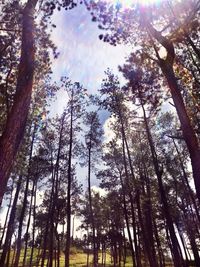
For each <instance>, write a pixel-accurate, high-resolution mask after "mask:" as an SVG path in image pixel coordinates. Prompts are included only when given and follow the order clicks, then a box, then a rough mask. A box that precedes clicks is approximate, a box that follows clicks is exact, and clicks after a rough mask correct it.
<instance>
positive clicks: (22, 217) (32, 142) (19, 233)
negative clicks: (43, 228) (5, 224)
mask: <svg viewBox="0 0 200 267" xmlns="http://www.w3.org/2000/svg"><path fill="white" fill-rule="evenodd" d="M36 129H37V126H36V124H35V125H34V129H33V134H32V140H31V147H30V153H29V167H28V175H27V177H26V188H25V192H24V199H23V206H22V210H21V214H20V218H19V226H18V236H17V252H16V257H15V263H14V267H18V265H19V258H20V251H21V236H22V228H23V221H24V217H25V212H26V208H27V203H28V200H27V198H28V191H29V182H30V171H31V161H32V154H33V145H34V140H35V134H36Z"/></svg>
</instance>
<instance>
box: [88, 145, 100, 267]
mask: <svg viewBox="0 0 200 267" xmlns="http://www.w3.org/2000/svg"><path fill="white" fill-rule="evenodd" d="M88 195H89V206H90V216H91V224H92V239H93V264H94V267H97V265H98V255H97V248H96V237H95V222H94V214H93V207H92V193H91V140H90V144H89V147H88Z"/></svg>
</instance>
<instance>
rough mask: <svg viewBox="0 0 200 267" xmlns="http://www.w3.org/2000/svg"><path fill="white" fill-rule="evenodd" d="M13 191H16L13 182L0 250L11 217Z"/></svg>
mask: <svg viewBox="0 0 200 267" xmlns="http://www.w3.org/2000/svg"><path fill="white" fill-rule="evenodd" d="M13 189H14V181H13V184H12V189H11V196H10V201H9V204H8V210H7V212H6V218H5V222H4V226H3V232H2V236H1V240H0V248H1V246H2V243H3V238H4V235H5V233H6V227H7V222H8V217H9V213H10V209H11V207H12V205H11V204H12V200H13Z"/></svg>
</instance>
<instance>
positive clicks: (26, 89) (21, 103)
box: [0, 0, 38, 205]
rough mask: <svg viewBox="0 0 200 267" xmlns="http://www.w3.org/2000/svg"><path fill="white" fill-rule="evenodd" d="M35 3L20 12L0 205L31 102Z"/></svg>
mask: <svg viewBox="0 0 200 267" xmlns="http://www.w3.org/2000/svg"><path fill="white" fill-rule="evenodd" d="M37 2H38V0H28V1H27V3H26V5H25V8H24V10H23V18H22V45H21V57H20V63H19V68H18V77H17V85H16V94H15V97H14V103H13V106H12V109H11V111H10V113H9V115H8V118H7V121H6V124H5V127H4V131H3V134H2V136H1V138H0V205H1V202H2V198H3V195H4V192H5V188H6V185H7V181H8V178H9V175H10V172H11V167H12V163H13V160H14V159H15V156H16V154H17V151H18V149H19V145H20V143H21V141H22V138H23V135H24V132H25V127H26V121H27V117H28V112H29V107H30V102H31V93H32V87H33V76H34V62H35V46H34V11H35V6H36V4H37Z"/></svg>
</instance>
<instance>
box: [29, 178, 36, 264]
mask: <svg viewBox="0 0 200 267" xmlns="http://www.w3.org/2000/svg"><path fill="white" fill-rule="evenodd" d="M36 197H37V181H36V183H35V191H34V202H33V229H32V247H31V253H30V261H29V267H31V266H32V261H33V253H34V246H35V215H36Z"/></svg>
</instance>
